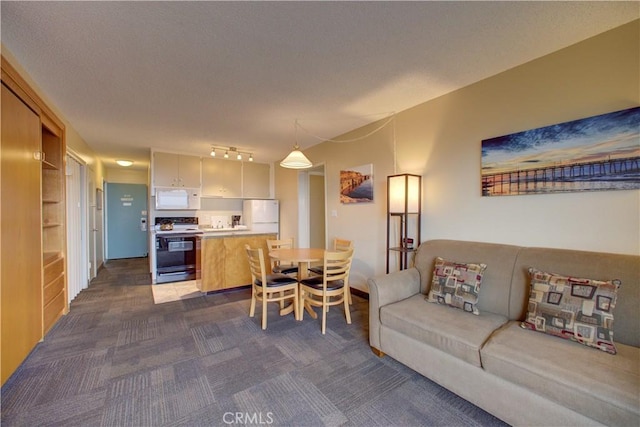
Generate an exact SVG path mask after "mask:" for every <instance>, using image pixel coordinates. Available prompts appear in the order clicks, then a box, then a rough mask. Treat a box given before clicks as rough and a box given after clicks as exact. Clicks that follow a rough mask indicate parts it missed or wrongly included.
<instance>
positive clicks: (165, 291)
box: [151, 280, 203, 304]
mask: <svg viewBox="0 0 640 427" xmlns="http://www.w3.org/2000/svg"><path fill="white" fill-rule="evenodd" d="M151 290H152V292H153V301H154V302H155V303H156V304H162V303H165V302H172V301H178V300H182V299H189V298H195V297H199V296H202V295H203V293H202V292H200V290H199V289H198V287H197V286H196V281H195V280H187V281H184V282H172V283H160V284H157V285H152V286H151Z"/></svg>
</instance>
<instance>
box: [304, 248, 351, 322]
mask: <svg viewBox="0 0 640 427" xmlns="http://www.w3.org/2000/svg"><path fill="white" fill-rule="evenodd" d="M352 260H353V249H347V250H343V251H325V252H324V263H323V266H324V271H323V274H322V276H314V277H310V278H308V279H303V280H301V281H300V308H299V311H300V320H302V319H303V317H304V306H305V304H307V305H310V306H315V307H322V334H323V335H324V333H325V330H326V326H327V311H329V307H330V306H332V305H339V304H343V305H344V315H345V317H346V319H347V323H348V324H351V313H350V311H349V294H348V291H347V289H349V272H350V271H351V261H352Z"/></svg>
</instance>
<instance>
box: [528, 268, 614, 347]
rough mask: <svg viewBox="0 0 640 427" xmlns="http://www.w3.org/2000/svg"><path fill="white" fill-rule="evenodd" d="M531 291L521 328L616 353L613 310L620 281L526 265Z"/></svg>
mask: <svg viewBox="0 0 640 427" xmlns="http://www.w3.org/2000/svg"><path fill="white" fill-rule="evenodd" d="M529 276H530V277H531V290H530V294H529V306H528V309H527V317H526V319H525V320H524V322H522V323H521V324H520V325H521V326H522V327H523V328H526V329H531V330H534V331H540V332H544V333H546V334H549V335H554V336H557V337H560V338H564V339H568V340H572V341H577V342H579V343H581V344H584V345H586V346H589V347H595V348H598V349H600V350H603V351H606V352H607V353H611V354H616V347H615V345H614V344H613V309H614V308H615V306H616V298H617V292H618V288H619V287H620V281H619V280H610V281H606V282H605V281H601V280H593V279H581V278H577V277H568V276H561V275H559V274H554V273H546V272H544V271H540V270H537V269H535V268H529Z"/></svg>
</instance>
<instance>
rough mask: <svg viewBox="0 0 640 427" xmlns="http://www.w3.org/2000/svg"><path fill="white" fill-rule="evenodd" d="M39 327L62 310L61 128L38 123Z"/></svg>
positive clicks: (51, 321)
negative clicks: (40, 269) (40, 302)
mask: <svg viewBox="0 0 640 427" xmlns="http://www.w3.org/2000/svg"><path fill="white" fill-rule="evenodd" d="M40 156H41V158H40V161H41V164H42V268H43V282H42V330H43V335H44V334H46V333H47V332H48V331H49V329H51V327H52V326H53V325H54V324H55V322H56V321H57V320H58V319H59V318H60V316H62V314H64V312H65V310H66V301H67V298H66V286H65V270H66V269H65V257H64V254H65V252H66V250H65V247H66V245H65V239H66V232H65V209H66V206H65V175H64V169H65V163H64V142H63V130H62V129H60V128H58V127H56V126H53V125H52V124H51V123H47V124H45V121H43V124H42V152H41V155H40Z"/></svg>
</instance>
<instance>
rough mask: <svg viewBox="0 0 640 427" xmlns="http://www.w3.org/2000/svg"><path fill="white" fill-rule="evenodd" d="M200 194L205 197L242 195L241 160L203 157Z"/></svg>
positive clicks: (236, 196) (237, 196)
mask: <svg viewBox="0 0 640 427" xmlns="http://www.w3.org/2000/svg"><path fill="white" fill-rule="evenodd" d="M202 195H203V196H205V197H207V196H209V197H228V198H234V197H235V198H239V197H242V162H238V161H232V160H224V159H203V160H202Z"/></svg>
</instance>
